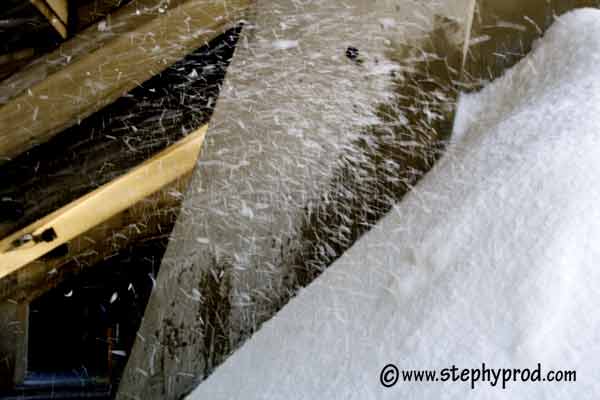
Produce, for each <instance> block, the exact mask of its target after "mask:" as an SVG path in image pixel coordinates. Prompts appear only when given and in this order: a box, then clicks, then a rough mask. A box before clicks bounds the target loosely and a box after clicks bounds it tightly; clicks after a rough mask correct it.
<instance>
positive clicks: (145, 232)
mask: <svg viewBox="0 0 600 400" xmlns="http://www.w3.org/2000/svg"><path fill="white" fill-rule="evenodd" d="M190 178H191V173H189V174H186V175H184V176H183V177H181V178H178V179H177V180H176V181H175V182H173V183H170V184H169V185H167V186H164V187H163V188H162V189H161V190H160V191H158V192H156V193H154V194H152V195H150V196H149V197H146V198H145V199H143V200H141V201H139V202H137V203H136V204H134V205H133V206H131V207H130V208H128V209H126V210H124V211H122V212H120V213H118V214H116V215H114V216H113V217H111V218H110V219H108V220H107V221H105V222H103V223H101V224H100V225H97V226H95V227H94V228H92V229H90V230H89V231H87V232H85V233H83V234H82V235H79V236H78V237H76V238H75V239H72V240H71V241H69V243H68V245H67V246H63V249H62V250H63V251H62V252H58V251H56V252H53V253H52V254H49V255H47V256H45V257H42V258H39V259H37V260H35V261H33V262H31V263H29V264H27V265H26V266H24V267H22V268H20V269H19V270H17V271H15V272H14V273H12V274H11V275H9V276H8V277H6V278H4V279H0V303H1V302H3V301H12V302H16V303H29V302H31V301H32V300H34V299H36V298H38V297H39V296H41V295H43V294H44V293H46V292H47V291H49V290H51V289H53V288H55V287H57V286H58V285H60V284H61V282H64V281H65V280H67V279H70V278H73V277H75V276H77V275H78V274H80V273H81V272H82V271H85V270H86V269H87V268H88V267H93V266H95V265H97V264H98V263H100V262H102V261H104V260H106V259H109V258H111V257H113V256H114V255H116V254H118V253H119V252H121V251H123V250H125V249H127V248H130V247H133V246H136V245H137V244H140V243H143V242H146V241H149V240H160V239H167V238H168V237H169V236H170V235H171V231H172V229H173V226H174V224H175V221H176V219H177V216H178V215H179V211H180V209H181V203H182V200H183V193H184V192H185V190H186V189H187V187H188V184H189V182H190Z"/></svg>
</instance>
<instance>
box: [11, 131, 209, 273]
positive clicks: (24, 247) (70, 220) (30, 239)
mask: <svg viewBox="0 0 600 400" xmlns="http://www.w3.org/2000/svg"><path fill="white" fill-rule="evenodd" d="M206 129H207V126H206V125H205V126H203V127H201V128H199V129H197V130H196V131H195V132H193V133H191V134H190V135H188V136H186V137H185V138H184V139H182V140H180V141H179V142H177V143H175V144H174V145H172V146H170V147H168V148H167V149H166V150H163V151H162V152H160V153H159V154H157V155H156V156H154V157H152V158H151V159H150V160H148V161H146V162H144V163H143V164H142V165H140V166H138V167H136V168H134V169H133V170H131V171H130V172H128V173H127V174H125V175H123V176H121V177H119V178H117V179H115V180H113V181H110V182H109V183H107V184H105V185H103V186H101V187H100V188H98V189H96V190H94V191H93V192H91V193H88V194H87V195H85V196H83V197H81V198H79V199H77V200H75V201H74V202H72V203H69V204H68V205H66V206H64V207H62V208H61V209H59V210H56V211H55V212H53V213H52V214H49V215H47V216H45V217H44V218H42V219H40V220H38V221H36V222H35V223H33V224H32V225H30V226H27V227H26V228H23V229H22V230H20V231H17V232H15V233H14V234H12V235H10V236H8V237H6V238H4V239H2V240H0V279H3V278H5V277H6V276H8V275H10V274H12V273H14V272H16V271H17V270H19V269H21V268H23V267H24V266H26V265H28V264H29V263H31V262H32V261H35V260H37V259H38V258H40V257H42V256H44V255H45V254H47V253H49V252H50V251H52V250H54V249H56V248H57V247H59V246H61V245H63V244H66V243H68V242H69V241H70V240H72V239H74V238H76V237H78V236H80V235H81V234H83V233H85V232H87V231H88V230H90V229H92V228H94V227H95V226H97V225H100V224H101V223H103V222H105V221H106V220H108V219H110V218H111V217H113V216H115V215H117V214H119V213H121V212H122V211H124V210H126V209H127V208H129V207H131V206H132V205H133V204H135V203H137V202H138V201H140V200H142V199H144V198H145V197H147V196H149V195H151V194H153V193H155V192H157V191H159V190H160V189H161V188H162V187H164V186H167V185H168V184H170V183H172V182H174V181H175V180H177V179H179V178H181V177H182V176H184V175H186V174H188V173H189V172H190V171H192V169H193V168H194V166H195V164H196V162H197V157H198V154H199V151H200V148H201V146H202V143H203V142H204V136H205V134H206ZM49 231H51V232H53V233H52V235H51V237H48V238H46V237H45V235H46V232H49ZM38 237H40V238H41V239H40V240H39V241H38V239H37V238H38ZM23 238H27V241H26V242H23Z"/></svg>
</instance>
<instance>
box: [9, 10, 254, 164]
mask: <svg viewBox="0 0 600 400" xmlns="http://www.w3.org/2000/svg"><path fill="white" fill-rule="evenodd" d="M249 3H250V0H234V1H226V2H225V1H215V0H178V1H172V2H170V3H169V6H168V7H166V6H164V4H163V3H162V2H159V1H151V0H147V1H141V0H140V1H137V2H132V3H130V4H128V5H126V6H124V7H123V8H121V9H119V10H118V11H116V12H115V14H114V15H113V16H111V18H110V19H107V22H106V24H105V26H104V28H102V29H99V28H98V27H96V26H92V27H90V28H88V29H87V30H85V31H83V32H82V33H80V34H79V35H77V36H76V37H75V38H73V39H72V40H69V41H68V42H66V43H65V44H64V45H63V46H61V47H60V48H59V49H57V50H56V51H55V52H53V53H52V54H50V55H49V56H47V57H43V58H42V59H40V60H37V61H36V62H35V63H33V64H31V65H30V67H29V68H26V69H24V70H23V71H21V72H19V73H17V74H15V75H13V76H11V77H10V78H9V79H8V80H6V81H5V82H3V83H2V94H1V95H0V103H3V105H2V106H1V107H0V130H1V131H2V132H3V135H2V136H0V163H1V162H5V161H7V160H10V159H12V158H13V157H15V156H17V155H18V154H21V153H23V152H24V151H26V150H28V149H30V148H31V147H33V146H35V145H38V144H40V143H43V142H45V141H47V140H49V139H50V138H51V137H53V136H54V135H56V134H57V133H58V132H60V131H61V130H63V129H65V128H68V127H69V126H72V125H74V124H77V123H78V122H80V121H81V120H83V119H84V118H85V117H87V116H89V115H91V114H92V113H94V112H96V111H98V110H100V109H101V108H102V107H104V106H106V105H108V104H110V103H112V102H114V101H115V100H116V99H118V98H119V97H120V96H122V95H123V94H125V93H127V92H128V91H130V90H131V89H133V88H134V87H136V86H137V85H139V84H140V83H141V82H143V81H145V80H147V79H148V78H150V77H152V76H153V75H156V74H157V73H159V72H160V71H162V70H164V69H165V68H167V67H168V66H170V65H172V64H173V63H174V62H176V61H177V60H179V59H181V58H182V57H183V56H184V55H185V54H187V53H189V52H191V51H192V50H194V49H195V48H197V47H200V46H201V45H203V44H206V43H208V41H210V40H211V39H213V38H215V37H216V36H218V35H219V34H220V33H223V32H224V31H225V30H227V29H229V28H231V27H232V26H234V25H235V24H237V23H238V21H239V19H240V18H241V16H242V15H243V12H244V10H245V9H246V7H247V6H248V5H249ZM164 7H166V8H164Z"/></svg>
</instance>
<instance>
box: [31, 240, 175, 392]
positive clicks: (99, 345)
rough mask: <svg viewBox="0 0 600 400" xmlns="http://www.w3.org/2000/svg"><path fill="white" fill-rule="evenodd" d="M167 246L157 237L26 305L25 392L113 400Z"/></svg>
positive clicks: (164, 241)
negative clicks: (26, 351) (27, 309)
mask: <svg viewBox="0 0 600 400" xmlns="http://www.w3.org/2000/svg"><path fill="white" fill-rule="evenodd" d="M166 244H167V241H166V240H165V239H161V240H155V241H149V242H146V243H145V244H142V245H139V246H137V247H135V248H132V249H128V250H127V251H125V252H123V253H121V254H119V255H117V256H115V257H112V258H110V259H108V260H106V261H104V262H103V263H100V264H98V265H96V266H94V267H92V268H90V269H89V270H87V271H85V272H83V273H82V274H80V275H79V276H77V277H75V278H73V279H71V280H69V281H65V282H63V283H62V284H61V285H59V286H58V287H57V288H55V289H53V290H51V291H50V292H48V293H46V294H44V295H43V296H41V297H39V298H37V299H36V300H35V301H33V302H32V303H31V305H30V314H29V349H28V367H27V375H26V377H25V381H24V383H23V385H22V386H21V387H20V388H19V389H20V390H21V391H23V394H25V395H29V396H34V393H35V398H43V397H39V396H40V395H42V394H44V393H46V394H50V393H51V394H52V398H77V397H82V398H83V397H101V398H111V397H112V395H113V394H114V391H115V389H116V387H117V386H118V381H119V379H120V376H121V374H122V372H123V370H124V368H125V364H126V362H127V357H128V355H129V352H130V351H131V348H132V347H133V343H134V341H135V337H136V332H137V330H138V328H139V326H140V323H141V321H142V317H143V314H144V310H145V308H146V304H147V302H148V299H149V297H150V294H151V291H152V287H153V285H154V280H155V277H156V275H157V273H158V268H159V266H160V260H161V259H162V256H163V254H164V251H165V249H166ZM25 398H28V397H25ZM48 398H49V397H48Z"/></svg>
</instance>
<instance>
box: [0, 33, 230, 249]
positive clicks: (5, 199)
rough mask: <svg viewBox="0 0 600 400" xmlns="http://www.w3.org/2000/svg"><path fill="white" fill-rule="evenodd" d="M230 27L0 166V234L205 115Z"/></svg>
mask: <svg viewBox="0 0 600 400" xmlns="http://www.w3.org/2000/svg"><path fill="white" fill-rule="evenodd" d="M237 32H238V30H237V29H234V30H231V31H228V32H227V33H225V34H223V35H221V36H219V37H218V38H216V39H215V40H213V41H212V42H211V43H210V44H209V45H207V46H202V47H201V48H199V49H197V50H195V51H193V52H192V53H190V54H188V55H187V56H186V57H185V58H183V59H182V60H180V61H178V62H177V63H175V64H174V65H173V66H171V67H169V68H167V69H166V70H165V71H163V72H162V73H161V74H159V75H157V76H155V77H153V78H151V79H150V80H148V81H146V82H142V83H141V84H140V86H138V87H136V88H135V89H134V90H132V91H131V92H129V93H128V94H127V95H125V96H123V97H121V98H119V99H118V100H117V101H115V102H114V103H113V104H111V105H109V106H107V107H105V108H103V109H102V110H100V111H98V112H97V113H95V114H93V115H92V116H90V117H88V118H86V119H85V120H83V121H82V122H81V124H78V125H75V126H73V127H71V128H69V129H67V130H66V131H63V132H61V133H60V134H58V135H57V136H56V137H55V138H53V139H52V140H50V141H49V142H47V143H45V144H44V145H41V146H38V147H36V148H35V149H33V150H31V151H29V152H27V153H25V154H23V155H21V156H19V157H17V158H15V159H14V160H12V161H10V162H8V163H6V164H4V165H2V166H0V182H2V185H0V238H2V237H4V236H7V235H8V234H10V233H13V232H14V231H16V230H18V229H21V228H23V227H25V226H27V225H28V224H31V223H33V222H34V221H36V220H38V219H40V218H42V217H43V216H45V215H47V214H50V213H51V212H53V211H54V210H56V209H58V208H60V207H62V206H64V205H66V204H68V203H69V202H71V201H73V200H75V199H77V198H79V197H81V196H83V195H85V194H86V193H89V192H91V191H92V190H94V189H96V188H98V187H100V186H101V185H103V184H105V183H107V182H108V181H110V180H112V179H115V178H117V177H118V176H120V175H123V174H125V173H126V172H127V171H128V170H130V169H131V168H133V167H135V166H136V165H139V164H140V163H142V162H143V161H144V160H146V159H148V158H150V157H152V156H153V155H154V154H156V153H158V152H159V151H161V150H163V149H165V148H166V147H167V146H169V145H170V144H173V143H175V142H176V141H177V140H180V139H181V138H183V137H184V136H185V135H186V134H187V133H189V132H190V131H191V130H193V129H194V128H195V127H198V126H201V125H203V124H206V123H207V122H208V120H209V118H210V116H211V113H212V111H213V109H214V105H215V103H216V98H217V96H218V92H219V86H220V85H221V83H222V81H223V77H224V75H225V71H226V68H227V65H228V63H229V60H230V58H231V55H232V53H233V46H234V44H235V41H236V39H237Z"/></svg>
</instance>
